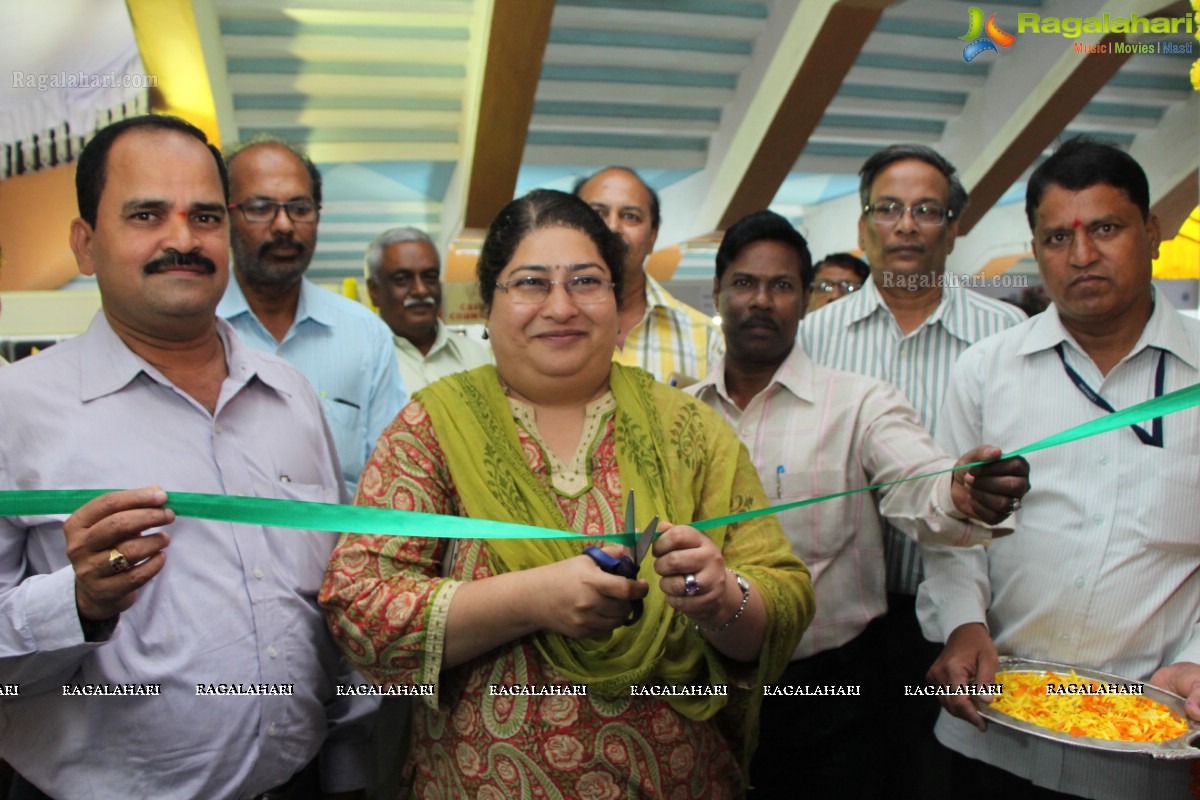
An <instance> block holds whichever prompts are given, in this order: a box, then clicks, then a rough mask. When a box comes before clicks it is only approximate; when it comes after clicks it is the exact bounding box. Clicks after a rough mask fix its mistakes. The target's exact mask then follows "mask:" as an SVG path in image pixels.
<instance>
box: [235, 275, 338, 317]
mask: <svg viewBox="0 0 1200 800" xmlns="http://www.w3.org/2000/svg"><path fill="white" fill-rule="evenodd" d="M329 294H330V293H328V292H326V291H325V290H324V289H322V288H321V287H319V286H317V285H316V284H315V283H313V282H312V281H310V280H308V278H301V279H300V297H299V299H298V300H297V302H296V319H295V320H293V321H292V327H293V328H295V327H296V326H297V325H299V324H300V323H301V322H304V321H305V320H308V319H311V320H312V321H313V322H316V323H317V324H319V325H324V326H325V327H326V328H332V327H333V324H334V321H335V312H334V309H333V300H332V298H331V297H329V296H328V295H329ZM217 314H218V315H220V316H222V317H224V318H225V319H234V318H236V317H239V316H241V315H243V314H253V312H252V311H251V310H250V303H249V301H248V300H246V294H245V292H243V291H242V287H241V284H239V283H238V282H237V278H236V277H231V278H230V279H229V286H228V287H226V289H225V296H224V297H222V298H221V303H220V305H218V306H217Z"/></svg>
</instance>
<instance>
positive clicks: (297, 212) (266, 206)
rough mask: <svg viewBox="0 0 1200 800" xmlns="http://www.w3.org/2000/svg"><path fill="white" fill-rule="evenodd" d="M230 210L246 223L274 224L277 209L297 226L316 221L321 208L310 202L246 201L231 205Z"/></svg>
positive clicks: (277, 214) (277, 213) (277, 212)
mask: <svg viewBox="0 0 1200 800" xmlns="http://www.w3.org/2000/svg"><path fill="white" fill-rule="evenodd" d="M229 208H230V209H234V208H236V209H237V210H238V211H241V212H242V218H243V219H245V220H246V222H274V221H275V218H276V217H277V216H279V209H281V208H282V209H283V213H285V214H287V216H288V219H290V220H291V221H292V222H294V223H296V224H298V225H305V224H309V223H313V222H316V221H317V212H319V211H320V210H321V207H320V206H319V205H317V204H316V203H314V202H313V201H312V200H292V201H290V202H287V203H277V202H275V201H274V200H247V201H246V202H245V203H233V204H231V205H230V206H229Z"/></svg>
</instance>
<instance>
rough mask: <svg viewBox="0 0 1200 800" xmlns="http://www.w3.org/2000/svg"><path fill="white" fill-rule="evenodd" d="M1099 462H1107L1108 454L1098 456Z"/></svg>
mask: <svg viewBox="0 0 1200 800" xmlns="http://www.w3.org/2000/svg"><path fill="white" fill-rule="evenodd" d="M1100 463H1101V464H1107V463H1108V456H1100Z"/></svg>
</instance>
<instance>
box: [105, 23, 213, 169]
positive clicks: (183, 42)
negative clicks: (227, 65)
mask: <svg viewBox="0 0 1200 800" xmlns="http://www.w3.org/2000/svg"><path fill="white" fill-rule="evenodd" d="M125 5H126V7H127V8H128V9H129V19H130V21H131V22H132V23H133V33H134V36H135V37H136V38H137V44H138V50H139V51H140V53H141V55H142V64H143V65H145V67H146V74H147V75H152V76H154V77H155V78H156V79H157V81H158V85H157V87H156V88H153V89H151V90H150V108H151V110H152V111H154V112H155V113H159V114H173V115H175V116H177V117H182V118H183V119H186V120H187V121H188V122H190V123H192V124H193V125H195V126H196V127H197V128H200V130H202V131H204V133H205V135H206V136H208V139H209V141H210V142H212V143H214V144H215V145H217V146H218V147H219V146H220V144H221V130H220V127H219V125H218V124H217V109H216V107H215V105H214V103H213V92H212V86H211V85H210V84H209V80H208V70H207V68H206V65H205V59H204V52H203V47H202V45H201V42H200V35H199V33H198V31H197V27H196V17H195V15H194V13H193V11H192V4H191V2H190V0H126V3H125Z"/></svg>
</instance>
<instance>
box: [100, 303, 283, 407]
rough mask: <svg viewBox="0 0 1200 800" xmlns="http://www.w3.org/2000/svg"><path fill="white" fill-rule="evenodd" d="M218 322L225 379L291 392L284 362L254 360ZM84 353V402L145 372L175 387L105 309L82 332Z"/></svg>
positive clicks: (227, 327) (230, 328)
mask: <svg viewBox="0 0 1200 800" xmlns="http://www.w3.org/2000/svg"><path fill="white" fill-rule="evenodd" d="M216 323H217V335H218V336H219V337H220V338H221V344H222V346H223V347H224V350H225V366H226V368H227V369H228V371H229V377H228V378H226V380H233V381H235V382H236V383H237V385H238V389H240V388H241V387H242V386H243V385H245V384H246V383H249V381H250V380H251V379H252V378H254V377H257V378H258V379H259V380H261V381H262V382H263V383H265V384H267V385H268V386H270V387H271V388H272V389H274V390H275V391H277V392H279V393H280V394H283V395H290V392H288V391H287V390H286V387H287V385H288V384H287V382H286V379H285V377H284V375H283V367H282V366H281V364H278V363H275V362H272V361H268V360H265V359H258V360H257V361H255V360H252V358H251V351H250V350H249V348H247V347H246V346H245V345H243V344H242V341H241V339H239V338H238V336H237V334H236V333H235V332H234V330H233V326H231V325H230V324H229V323H228V322H226V321H225V320H224V319H221V318H220V317H217V320H216ZM82 356H83V358H82V363H81V364H80V387H81V388H80V398H81V400H82V401H83V402H85V403H86V402H88V401H90V400H95V399H96V398H99V397H104V396H105V395H109V394H112V393H114V392H117V391H120V390H121V389H123V388H125V387H126V386H127V385H129V383H130V382H132V381H133V380H134V379H135V378H136V377H137V376H138V375H140V374H142V373H145V374H146V375H147V376H148V377H149V378H150V379H151V380H153V381H155V382H157V383H160V384H162V385H164V386H170V387H172V388H176V387H175V386H174V384H172V383H171V381H169V380H168V379H167V378H166V377H165V376H164V375H163V374H162V373H161V372H159V371H158V370H157V369H155V368H154V367H153V366H152V365H151V364H150V363H149V362H148V361H146V360H145V359H144V358H142V357H141V356H139V355H137V354H136V353H134V352H133V351H132V350H130V349H129V346H128V345H126V344H125V342H124V341H123V340H122V339H121V337H120V336H118V335H117V334H116V332H115V331H114V330H113V329H112V326H111V325H109V323H108V317H106V316H105V314H104V310H103V309H101V310H100V311H97V312H96V316H95V317H93V318H92V324H91V325H89V326H88V329H87V332H86V333H84V335H83V346H82Z"/></svg>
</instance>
